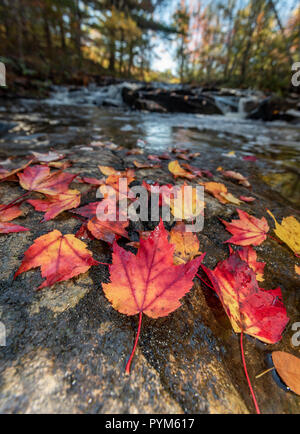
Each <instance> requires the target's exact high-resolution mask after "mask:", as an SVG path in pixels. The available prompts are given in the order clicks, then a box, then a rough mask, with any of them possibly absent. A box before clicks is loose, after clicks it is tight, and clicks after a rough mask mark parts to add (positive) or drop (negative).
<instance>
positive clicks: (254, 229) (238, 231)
mask: <svg viewBox="0 0 300 434" xmlns="http://www.w3.org/2000/svg"><path fill="white" fill-rule="evenodd" d="M237 212H238V215H239V218H240V220H232V221H231V222H226V221H225V220H221V221H222V223H224V225H225V226H226V229H227V230H228V232H230V233H231V234H232V235H233V237H231V238H230V239H229V240H227V241H226V243H232V244H238V245H239V246H250V245H251V244H252V245H253V246H259V245H260V244H261V243H262V242H263V241H264V240H265V239H266V238H267V232H268V231H269V225H268V222H267V220H266V219H265V218H264V217H262V218H261V219H258V218H256V217H254V216H251V215H249V214H248V213H246V212H245V211H242V210H241V209H237Z"/></svg>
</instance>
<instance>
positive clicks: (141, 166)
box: [133, 160, 161, 169]
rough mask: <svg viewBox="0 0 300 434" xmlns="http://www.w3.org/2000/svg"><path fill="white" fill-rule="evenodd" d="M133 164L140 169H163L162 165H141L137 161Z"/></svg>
mask: <svg viewBox="0 0 300 434" xmlns="http://www.w3.org/2000/svg"><path fill="white" fill-rule="evenodd" d="M133 164H134V165H135V167H137V168H138V169H157V168H159V167H161V164H151V163H141V162H140V161H137V160H134V162H133Z"/></svg>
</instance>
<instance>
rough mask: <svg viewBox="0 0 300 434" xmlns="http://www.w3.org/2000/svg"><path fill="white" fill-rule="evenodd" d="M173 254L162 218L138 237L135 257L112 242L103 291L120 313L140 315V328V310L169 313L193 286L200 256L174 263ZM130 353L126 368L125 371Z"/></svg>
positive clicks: (153, 313) (162, 313)
mask: <svg viewBox="0 0 300 434" xmlns="http://www.w3.org/2000/svg"><path fill="white" fill-rule="evenodd" d="M173 253H174V246H173V245H172V244H170V243H169V242H168V233H167V231H166V229H165V228H164V224H163V222H162V221H160V224H159V225H158V226H157V227H156V228H155V229H154V231H153V232H152V233H151V234H150V235H149V236H148V237H147V238H146V239H145V240H144V239H141V240H140V247H139V249H138V253H137V255H136V256H135V255H134V254H133V253H131V252H128V251H126V250H124V249H122V248H121V247H120V246H119V245H118V244H117V243H116V242H115V243H114V245H113V257H112V259H113V260H112V265H110V266H109V270H110V283H105V284H103V290H104V293H105V295H106V297H107V298H108V300H109V301H110V302H111V303H112V305H113V307H114V308H115V309H116V310H118V311H119V312H120V313H123V314H125V315H136V314H139V315H140V321H139V330H140V324H141V319H142V313H145V314H146V315H148V316H149V317H151V318H158V317H161V316H167V315H169V313H171V312H173V311H174V310H176V309H177V308H178V307H180V306H181V303H180V299H181V298H182V297H183V296H184V295H185V294H186V293H187V292H188V291H189V290H190V289H191V287H192V285H193V278H194V276H195V273H196V272H197V270H198V267H199V265H200V263H201V261H202V258H203V257H202V256H201V257H199V258H196V259H193V260H192V261H190V262H189V263H187V264H183V265H174V264H173ZM138 334H139V333H138ZM137 339H138V336H137ZM136 343H137V340H136ZM136 343H135V346H134V350H135V347H136ZM134 350H133V353H134ZM133 353H132V355H131V357H130V359H129V361H128V364H127V367H126V371H127V372H129V368H130V363H131V360H132V357H133Z"/></svg>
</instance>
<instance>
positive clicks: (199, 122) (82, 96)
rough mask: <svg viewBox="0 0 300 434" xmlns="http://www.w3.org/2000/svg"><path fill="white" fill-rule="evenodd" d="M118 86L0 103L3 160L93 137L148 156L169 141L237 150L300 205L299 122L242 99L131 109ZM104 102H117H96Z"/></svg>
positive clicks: (207, 151) (60, 90) (211, 151)
mask: <svg viewBox="0 0 300 434" xmlns="http://www.w3.org/2000/svg"><path fill="white" fill-rule="evenodd" d="M131 86H134V85H131ZM121 87H122V85H114V86H107V87H106V88H96V87H91V88H89V89H86V88H82V89H72V90H71V91H70V89H68V88H67V87H57V88H55V89H54V91H53V93H52V95H51V96H50V97H49V98H48V99H45V100H30V99H23V100H3V101H2V102H1V101H0V158H6V157H7V156H12V155H26V154H27V153H28V150H36V151H47V150H49V149H50V148H54V149H59V150H63V149H66V148H71V147H72V146H74V145H85V144H88V143H90V142H91V141H94V140H101V141H112V142H114V143H116V144H118V145H123V146H125V147H128V148H132V147H135V146H137V143H138V146H142V147H144V148H145V149H146V150H147V151H150V152H151V153H155V152H162V151H165V150H167V149H168V148H169V147H170V146H180V147H188V148H190V149H193V150H197V151H199V152H201V154H203V155H211V156H212V157H213V156H214V155H221V154H226V153H228V152H229V151H236V152H238V154H239V156H247V155H255V156H256V157H258V159H259V161H260V162H263V163H264V165H263V167H264V170H263V173H262V176H261V177H262V180H263V181H264V182H266V183H268V184H269V185H271V186H272V188H274V189H275V190H277V191H278V192H280V193H281V194H282V195H283V196H284V197H286V198H287V199H289V200H290V201H291V202H292V203H294V205H299V204H300V198H299V196H300V194H299V190H300V176H299V169H300V152H299V148H300V124H299V123H298V124H297V125H296V124H288V123H286V122H263V121H253V120H247V119H245V117H244V113H243V112H242V104H239V107H240V111H239V112H237V113H234V112H231V111H230V108H229V109H228V107H230V104H228V106H227V109H226V110H224V112H226V113H225V114H224V115H198V114H196V115H195V114H182V113H169V114H161V113H149V112H140V111H132V110H130V109H128V107H127V106H125V105H123V104H122V98H121ZM223 100H224V98H223ZM223 100H222V103H224V101H223ZM103 101H104V103H106V104H114V105H115V106H116V107H108V106H103V105H99V104H102V103H103ZM223 105H224V104H223ZM227 162H228V160H227ZM0 164H1V161H0ZM224 167H226V168H227V167H228V164H227V163H224Z"/></svg>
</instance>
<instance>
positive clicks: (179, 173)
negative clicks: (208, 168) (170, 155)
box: [168, 160, 196, 179]
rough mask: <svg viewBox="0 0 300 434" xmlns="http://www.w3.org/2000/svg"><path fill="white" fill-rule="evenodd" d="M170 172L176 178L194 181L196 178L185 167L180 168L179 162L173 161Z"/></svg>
mask: <svg viewBox="0 0 300 434" xmlns="http://www.w3.org/2000/svg"><path fill="white" fill-rule="evenodd" d="M168 168H169V171H170V172H171V173H172V174H173V176H174V177H175V178H177V177H180V178H187V179H194V178H196V175H193V174H192V173H189V172H187V171H186V170H185V169H183V167H181V166H180V164H179V163H178V161H177V160H174V161H171V162H170V163H169V165H168Z"/></svg>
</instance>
